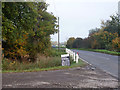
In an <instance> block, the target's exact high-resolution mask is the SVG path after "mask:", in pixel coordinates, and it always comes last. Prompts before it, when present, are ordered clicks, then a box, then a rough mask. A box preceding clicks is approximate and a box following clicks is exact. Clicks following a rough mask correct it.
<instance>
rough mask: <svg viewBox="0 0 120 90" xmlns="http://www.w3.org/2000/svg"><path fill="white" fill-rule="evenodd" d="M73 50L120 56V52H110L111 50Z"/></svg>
mask: <svg viewBox="0 0 120 90" xmlns="http://www.w3.org/2000/svg"><path fill="white" fill-rule="evenodd" d="M72 49H77V50H84V51H93V52H100V53H106V54H111V55H118V56H120V52H115V51H109V50H104V49H86V48H72Z"/></svg>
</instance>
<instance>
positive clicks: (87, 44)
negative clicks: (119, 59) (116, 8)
mask: <svg viewBox="0 0 120 90" xmlns="http://www.w3.org/2000/svg"><path fill="white" fill-rule="evenodd" d="M110 18H111V19H110V20H107V21H102V22H101V27H100V28H95V29H91V30H90V31H89V36H88V37H87V38H85V39H81V40H79V39H78V38H76V39H75V40H74V42H73V43H72V45H71V46H72V48H92V49H106V50H114V51H120V37H119V36H120V21H119V19H118V14H117V15H113V16H110ZM69 46H70V45H69Z"/></svg>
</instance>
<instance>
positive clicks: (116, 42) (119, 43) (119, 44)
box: [112, 37, 120, 50]
mask: <svg viewBox="0 0 120 90" xmlns="http://www.w3.org/2000/svg"><path fill="white" fill-rule="evenodd" d="M112 47H113V48H114V49H117V50H120V37H116V38H115V39H113V40H112Z"/></svg>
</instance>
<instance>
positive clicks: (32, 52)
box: [2, 2, 58, 62]
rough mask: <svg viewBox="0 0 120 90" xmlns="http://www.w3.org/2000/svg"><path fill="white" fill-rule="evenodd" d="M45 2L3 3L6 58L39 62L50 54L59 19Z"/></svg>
mask: <svg viewBox="0 0 120 90" xmlns="http://www.w3.org/2000/svg"><path fill="white" fill-rule="evenodd" d="M47 6H48V5H47V4H46V3H45V2H3V4H2V35H3V40H2V48H3V54H4V57H5V58H8V59H10V60H11V61H14V60H19V61H20V62H23V61H28V60H31V61H32V62H34V61H36V58H37V54H44V55H46V56H47V51H51V41H50V35H51V34H54V33H56V32H57V27H58V25H57V24H56V23H57V19H56V17H55V16H54V15H53V14H51V13H48V12H47Z"/></svg>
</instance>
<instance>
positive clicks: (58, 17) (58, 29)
mask: <svg viewBox="0 0 120 90" xmlns="http://www.w3.org/2000/svg"><path fill="white" fill-rule="evenodd" d="M59 49H60V30H59V17H58V51H59Z"/></svg>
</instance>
